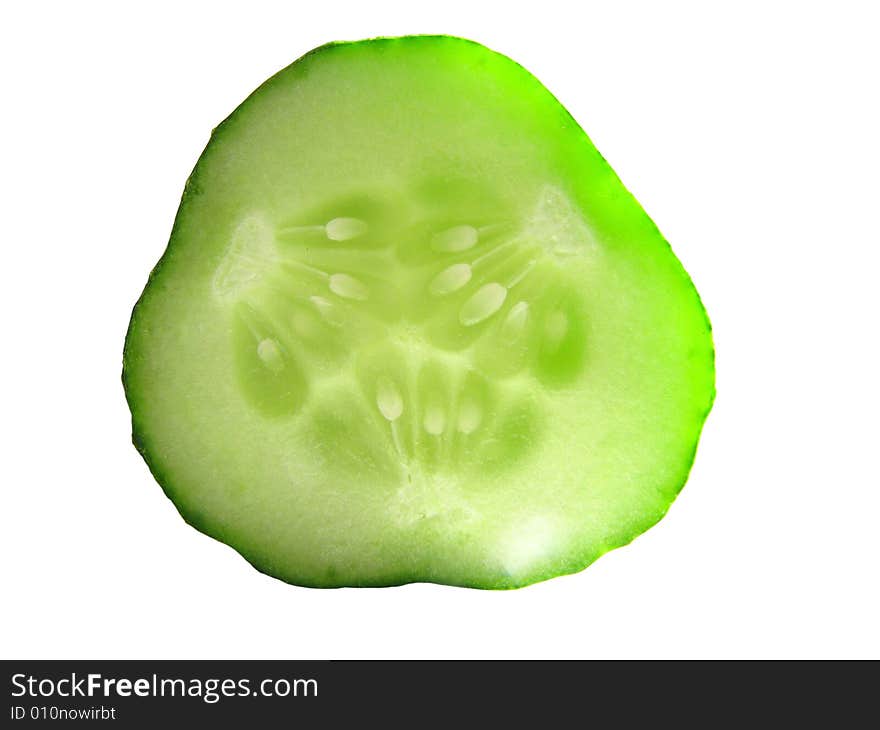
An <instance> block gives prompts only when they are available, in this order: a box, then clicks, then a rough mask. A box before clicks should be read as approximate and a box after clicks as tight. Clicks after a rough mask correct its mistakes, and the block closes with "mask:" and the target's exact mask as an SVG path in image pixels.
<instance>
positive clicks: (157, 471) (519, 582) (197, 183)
mask: <svg viewBox="0 0 880 730" xmlns="http://www.w3.org/2000/svg"><path fill="white" fill-rule="evenodd" d="M418 41H425V42H440V41H442V42H448V43H451V44H467V45H471V46H474V47H477V48H480V49H482V50H483V51H484V52H486V49H485V48H484V47H483V46H481V45H480V44H478V43H475V42H473V41H468V40H464V39H460V38H456V37H453V36H445V35H425V36H403V37H399V38H375V39H368V40H362V41H343V42H332V43H328V44H325V45H323V46H320V47H318V48H316V49H314V50H312V51H309V52H308V53H307V54H305V55H304V56H302V57H301V58H299V59H298V60H296V61H294V62H293V63H292V64H290V65H289V66H287V67H286V68H284V69H282V70H281V71H279V72H278V73H276V74H275V75H273V76H272V77H270V78H269V79H267V80H266V81H265V82H264V83H263V84H261V85H260V86H259V87H258V88H257V89H256V90H255V91H254V92H252V94H251V95H249V96H248V97H247V98H246V99H245V100H244V101H243V102H242V103H241V104H240V105H239V106H238V107H237V108H236V109H235V110H234V111H233V112H232V113H231V114H230V115H229V116H228V117H227V118H226V119H224V120H223V121H222V122H221V123H220V124H219V125H218V126H217V127H216V128H215V129H214V130H213V131H212V133H211V136H210V139H209V141H208V144H207V145H206V147H205V149H204V151H203V152H202V155H201V156H200V158H199V160H198V162H197V163H196V165H195V167H194V169H193V171H192V173H191V174H190V176H189V178H188V180H187V182H186V184H185V187H184V191H183V194H182V196H181V202H180V206H179V208H178V212H177V215H176V217H175V221H174V225H173V227H172V230H171V235H170V239H169V243H168V245H167V246H166V248H165V251H164V252H163V254H162V256H161V258H160V259H159V261H158V263H157V264H156V265H155V267H154V268H153V269H152V271H151V272H150V275H149V277H148V280H147V283H146V285H145V287H144V289H143V291H142V293H141V295H140V297H139V299H138V301H137V303H136V304H135V306H134V308H133V311H132V316H131V320H130V324H129V327H128V331H127V333H126V338H125V346H124V350H123V368H122V383H123V388H124V392H125V397H126V400H127V402H128V405H129V408H130V410H131V414H132V442H133V444H134V446H135V448H136V449H137V451H138V452H139V453H140V455H141V457H142V458H143V459H144V461H145V463H146V464H147V466H148V468H149V470H150V472H151V474H152V475H153V477H154V478H155V480H156V481H157V482H158V483H159V485H160V486H161V487H162V489H163V491H164V492H165V494H166V496H167V497H168V498H169V499H170V500H171V502H172V504H174V506H175V508H176V509H177V510H178V512H179V513H180V515H181V516H182V517H183V519H184V520H185V521H186V522H187V524H189V525H190V526H192V527H194V528H195V529H196V530H198V531H199V532H201V533H203V534H206V535H208V536H209V537H212V538H214V539H216V540H218V541H219V542H222V543H224V544H226V545H229V546H231V547H233V548H234V549H235V550H236V551H237V552H239V553H240V554H241V555H242V557H244V558H245V560H247V561H248V562H249V563H250V564H251V565H252V566H253V567H254V568H255V569H257V570H258V571H260V572H262V573H265V574H266V575H269V576H270V577H274V578H277V579H280V580H282V581H285V582H287V583H290V584H293V585H297V586H301V587H309V588H342V587H395V586H401V585H406V584H409V583H420V582H421V583H435V584H439V585H449V586H453V587H464V588H478V589H488V590H508V589H516V588H521V587H524V586H527V585H531V584H534V583H538V582H541V581H544V580H548V579H550V578H553V577H558V576H562V575H570V574H574V573H578V572H580V571H582V570H584V569H585V568H586V567H588V566H589V565H590V564H591V563H593V562H594V561H595V560H597V559H598V558H599V557H601V556H602V555H604V554H605V553H607V552H609V551H611V550H613V549H616V548H618V547H622V546H625V545H627V544H629V543H630V542H632V541H633V540H634V539H635V538H636V537H638V536H639V535H640V534H642V532H644V531H646V530H647V529H649V528H650V527H651V526H653V525H654V524H656V523H657V522H658V521H659V520H660V519H662V517H663V516H664V515H665V514H666V512H667V511H668V508H669V507H670V506H671V504H672V502H673V501H674V499H675V497H676V496H677V495H678V494H679V492H680V491H681V489H682V488H683V487H684V485H685V483H686V481H687V478H688V475H689V473H690V471H691V468H692V466H693V463H694V460H695V458H696V452H697V447H698V443H699V437H700V434H701V433H702V428H703V426H704V424H705V420H706V418H707V417H708V414H709V412H710V411H711V408H712V406H713V404H714V400H715V395H716V391H715V385H714V368H715V349H714V342H713V335H712V327H711V323H710V321H709V317H708V314H707V312H706V310H705V307H704V306H703V304H702V301H701V300H700V297H699V294H698V292H697V290H696V288H695V287H694V285H693V283H692V281H691V279H690V277H689V275H688V274H687V272H686V271H685V269H684V268H683V267H681V265H680V263H679V268H680V275H681V277H682V278H683V279H684V280H686V285H687V287H689V289H690V291H691V293H692V295H693V297H694V300H695V304H696V306H698V307H699V310H700V312H701V314H702V317H703V320H704V322H705V335H706V337H707V338H708V348H709V360H708V362H707V366H708V368H709V369H710V370H711V373H710V375H711V376H712V377H711V387H710V389H709V390H708V392H707V394H706V396H707V397H706V401H705V403H706V405H705V408H704V410H703V412H702V413H701V415H700V416H699V419H698V420H699V422H698V423H697V424H696V425H695V433H696V438H695V439H694V441H693V444H692V449H691V451H690V454H689V457H688V458H687V460H686V461H685V462H683V463H682V466H681V470H680V474H679V476H678V477H677V478H676V479H675V482H676V484H677V487H676V488H674V489H673V490H671V491H670V492H669V495H670V498H669V501H668V502H667V504H666V505H665V507H664V508H663V509H662V511H660V512H657V513H655V514H653V515H652V516H651V520H650V521H649V522H647V523H646V525H647V526H646V527H644V528H642V529H639V530H638V531H636V532H634V533H633V534H631V535H629V536H628V537H625V538H621V539H619V540H617V541H613V542H610V543H608V544H606V545H604V546H603V547H602V549H600V550H597V551H595V552H593V553H591V554H588V555H584V556H582V557H581V559H580V560H577V561H569V563H568V564H566V565H565V566H564V568H563V569H561V570H560V569H559V568H558V566H557V567H556V568H548V569H547V570H546V571H544V572H541V571H538V572H532V573H529V574H528V576H526V577H525V578H523V579H517V578H515V577H513V576H503V577H502V576H499V578H498V580H497V581H495V582H491V581H486V580H482V579H481V580H475V581H468V580H462V581H455V580H449V579H448V578H443V579H441V580H438V579H436V578H435V577H433V576H431V575H427V574H426V575H414V574H411V573H410V572H407V571H402V572H401V574H400V575H399V576H394V577H389V578H388V579H384V580H363V581H358V580H350V579H349V580H346V581H345V582H341V583H340V582H334V581H333V580H332V579H331V578H327V579H320V578H316V577H315V576H314V575H310V574H308V573H303V574H297V573H295V572H292V571H290V569H289V567H288V566H281V565H279V564H273V563H272V562H271V561H267V560H266V559H265V558H263V557H260V556H258V555H257V554H256V551H254V550H252V549H251V548H250V547H249V546H247V545H245V544H243V542H242V541H241V540H240V539H239V537H238V536H237V535H234V534H231V533H227V532H225V531H223V530H221V529H217V527H216V526H215V525H212V524H211V520H210V518H209V517H208V516H207V515H206V514H204V512H203V511H201V510H199V509H198V507H197V505H195V504H194V503H193V501H192V500H188V499H187V497H186V495H185V494H183V493H181V492H180V491H179V490H177V489H176V488H175V480H174V478H173V476H172V475H171V474H170V473H168V472H167V471H166V470H164V469H163V468H162V466H161V465H160V463H159V462H160V459H159V458H157V456H155V455H156V454H157V448H156V445H155V444H151V443H150V442H149V438H148V436H147V434H146V430H147V429H146V428H145V427H144V425H143V424H142V422H141V418H140V414H141V412H142V410H143V409H144V408H145V404H144V403H143V402H142V399H141V398H140V397H139V393H138V392H137V388H136V387H135V386H133V384H132V382H131V378H130V373H131V372H132V370H133V369H134V368H135V367H136V365H137V363H138V361H139V359H140V358H141V357H143V355H142V354H141V353H140V352H138V350H137V344H136V342H135V339H136V338H135V333H136V331H137V329H138V327H139V325H140V322H141V317H140V312H141V310H142V309H143V308H144V305H145V303H146V302H148V301H149V299H150V298H151V297H153V296H157V295H160V294H161V293H162V292H161V290H159V289H158V288H157V287H156V286H155V283H156V281H157V278H158V275H159V274H160V273H161V272H162V271H163V269H164V268H165V267H166V266H167V265H168V263H169V261H170V260H171V259H172V257H173V255H174V248H175V246H174V244H175V241H176V240H177V237H178V235H179V227H180V223H181V219H182V218H183V217H184V216H185V215H186V214H187V208H188V204H189V203H190V202H191V201H192V200H194V199H195V198H197V197H198V196H199V195H201V194H202V184H201V179H200V178H201V175H200V171H201V169H202V168H203V165H204V161H205V160H206V159H208V157H209V156H210V154H211V153H212V150H213V148H214V147H215V144H216V142H217V141H218V140H223V138H224V135H225V132H226V130H227V128H228V127H229V125H230V124H231V123H234V122H235V120H236V119H237V117H238V115H239V114H240V112H241V110H242V109H243V108H245V107H246V106H247V105H248V103H249V102H250V101H251V100H252V99H253V98H254V97H256V96H258V95H260V94H261V93H263V92H264V91H265V90H267V89H269V88H271V87H272V86H273V85H274V84H276V83H279V82H281V81H282V80H283V79H284V78H285V76H286V75H287V74H288V73H289V72H290V70H291V69H293V68H300V69H304V68H305V67H306V65H307V63H309V62H310V61H312V60H314V59H319V58H321V57H324V56H327V55H329V54H332V53H334V52H335V51H337V50H338V49H344V48H348V47H354V46H359V45H362V44H374V43H391V44H396V43H402V42H404V43H412V42H418ZM491 53H493V54H495V55H497V56H500V57H501V58H504V59H505V60H506V61H508V62H510V63H514V64H515V62H514V61H511V60H510V59H507V58H506V57H504V56H501V54H497V53H495V52H491ZM516 65H517V66H519V64H516ZM519 68H520V69H522V67H521V66H519ZM522 71H523V73H526V74H528V71H526V70H525V69H522ZM529 75H530V76H531V74H529ZM535 82H536V83H539V82H537V80H535ZM559 108H560V110H562V111H563V112H564V113H565V114H566V115H567V116H568V119H569V120H570V124H571V125H572V126H574V127H575V128H576V129H578V130H580V134H582V135H583V137H584V138H585V139H586V140H588V138H587V135H586V133H584V132H583V130H581V129H580V126H579V125H578V124H577V122H576V121H575V120H574V118H573V117H571V115H570V114H569V113H568V112H567V110H565V107H564V106H563V105H562V104H559ZM590 144H591V143H590ZM597 154H598V152H597ZM602 164H603V165H604V166H605V168H606V173H607V174H608V175H610V176H612V177H613V179H614V180H615V181H616V188H617V189H616V191H615V192H616V193H617V194H618V195H620V196H625V197H626V198H627V202H631V203H633V204H634V205H635V206H638V202H637V201H636V200H635V198H634V197H633V196H632V195H631V193H630V192H629V191H628V190H627V189H626V187H625V186H624V185H623V183H622V182H621V181H620V180H619V178H618V176H617V175H616V173H614V171H613V169H612V168H611V167H610V166H609V165H607V162H605V160H604V158H602ZM639 208H640V206H639ZM643 215H644V217H645V220H646V222H647V223H648V224H649V225H650V226H652V227H653V229H654V231H655V232H656V238H657V240H658V242H659V241H662V242H663V244H664V245H665V246H666V248H668V249H669V252H670V255H671V256H673V257H674V255H673V254H672V253H671V247H670V245H669V243H668V242H667V241H666V239H665V238H664V237H663V236H662V234H661V233H660V231H659V230H658V229H657V227H656V225H654V223H653V221H650V219H649V218H648V216H647V214H646V213H643ZM674 260H675V261H676V262H677V261H678V260H677V258H674Z"/></svg>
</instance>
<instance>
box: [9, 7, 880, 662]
mask: <svg viewBox="0 0 880 730" xmlns="http://www.w3.org/2000/svg"><path fill="white" fill-rule="evenodd" d="M133 5H134V4H132V3H110V2H107V3H89V2H77V3H61V2H59V3H56V4H48V3H40V2H34V3H18V4H12V3H7V4H4V5H3V10H2V11H0V12H2V17H0V61H2V64H0V73H2V86H0V94H2V96H0V107H2V114H0V148H2V149H0V153H2V154H0V176H2V183H0V184H2V190H0V193H2V195H0V200H2V206H0V242H2V252H3V256H2V263H0V297H2V306H0V316H2V330H0V332H2V339H0V343H2V344H0V348H2V349H0V352H2V359H0V362H2V379H0V382H2V403H0V413H2V428H3V440H2V442H3V451H2V458H0V483H2V498H3V506H2V515H0V520H2V524H0V541H2V553H0V554H2V560H3V574H2V586H3V588H2V593H3V599H2V603H0V612H2V621H0V655H2V657H3V658H49V657H54V658H66V657H70V658H74V657H76V658H140V657H157V658H158V657H168V658H344V657H350V658H405V657H415V658H434V657H449V658H453V657H474V658H490V657H498V658H503V657H510V658H527V657H546V658H552V657H560V658H561V657H573V658H577V657H584V658H586V657H621V658H623V657H874V658H877V657H880V629H878V620H880V619H878V616H880V600H878V598H880V580H878V573H880V571H878V558H880V551H878V537H877V532H878V529H877V525H878V521H880V489H878V487H880V477H878V461H877V449H878V435H880V429H878V418H877V416H878V409H880V402H878V397H877V396H878V393H877V375H878V372H880V367H878V357H877V339H878V326H877V321H876V320H877V315H878V313H880V307H878V300H877V288H878V286H877V281H878V264H880V253H878V247H880V183H878V180H880V176H878V169H880V154H878V131H880V114H878V97H880V93H878V88H880V87H878V83H880V82H878V70H880V54H878V41H877V32H878V27H880V23H878V19H877V18H876V17H872V15H873V14H872V11H871V9H872V5H873V4H872V3H868V2H865V3H864V4H855V3H847V2H833V3H832V2H828V3H825V4H824V5H820V4H815V3H805V2H798V3H791V4H782V3H773V2H761V3H743V2H738V3H730V4H729V7H728V9H727V10H723V9H720V4H718V3H711V4H710V3H702V2H694V3H666V2H664V3H652V2H646V3H632V2H615V3H601V4H595V5H594V4H591V3H580V2H578V3H575V2H571V3H561V2H549V1H548V0H541V1H540V2H529V3H522V4H514V3H513V2H506V3H496V4H490V3H478V2H474V1H473V0H471V1H469V2H452V1H450V0H444V2H442V3H441V2H437V3H427V2H426V3H419V2H380V1H377V0H373V1H372V2H350V3H343V2H332V1H326V0H325V1H322V2H302V3H293V2H285V3H277V4H274V3H265V2H254V1H253V0H250V1H249V2H238V3H229V4H227V3H218V2H211V3H204V4H197V3H178V2H175V3H168V4H161V3H143V4H142V5H141V9H140V10H137V9H135V8H133ZM424 32H430V33H450V34H456V35H462V36H465V37H469V38H472V39H474V40H478V41H481V42H482V43H484V44H486V45H488V46H490V47H491V48H494V49H495V50H498V51H501V52H503V53H505V54H507V55H509V56H511V57H513V58H514V59H515V60H517V61H519V62H520V63H522V64H523V65H524V66H525V67H526V68H528V69H529V70H530V71H532V72H533V73H534V74H535V75H536V76H537V77H538V78H539V79H541V80H542V81H543V82H544V83H545V84H546V85H547V86H548V87H549V88H550V90H551V91H553V92H554V93H555V94H556V95H557V97H558V98H559V99H560V100H561V101H562V102H563V104H565V105H566V106H567V108H568V109H569V110H570V111H571V112H572V114H573V115H574V116H575V118H576V119H578V120H579V121H580V123H581V124H582V126H583V127H584V129H585V130H586V131H587V133H588V134H589V135H590V136H591V137H592V139H593V141H594V142H595V143H596V145H597V146H598V147H599V149H600V150H601V151H602V153H603V154H604V155H605V157H606V158H607V159H608V160H609V162H610V163H611V165H612V167H614V168H615V170H616V171H617V172H618V174H619V175H620V176H621V178H622V179H623V181H624V182H625V184H626V185H627V186H628V187H629V188H630V189H631V190H632V192H633V193H634V194H635V195H636V197H637V198H638V199H639V200H640V201H641V203H642V204H643V205H644V207H645V208H646V210H647V211H648V213H649V214H650V215H651V216H652V217H653V218H654V220H655V221H656V222H657V224H658V225H659V227H660V229H661V230H662V231H663V232H664V234H665V235H666V236H667V238H668V239H669V240H670V241H671V242H672V245H673V247H674V249H675V251H676V253H677V254H678V256H679V257H680V258H681V260H682V261H683V262H684V265H685V266H686V268H687V269H688V270H689V272H690V273H691V275H692V276H693V278H694V281H695V282H696V284H697V286H698V288H699V290H700V293H701V294H702V297H703V300H704V302H705V304H706V307H707V309H708V311H709V314H710V316H711V317H712V320H713V324H714V328H715V337H716V346H717V351H718V393H719V395H718V400H717V402H716V405H715V409H714V411H713V412H712V414H711V416H710V418H709V421H708V423H707V427H706V430H705V433H704V437H703V440H702V443H701V445H700V449H699V453H698V456H697V461H696V465H695V467H694V470H693V473H692V476H691V479H690V481H689V483H688V486H687V487H686V489H685V490H684V492H683V493H682V495H681V497H680V498H679V500H678V501H677V502H676V504H675V505H674V506H673V508H672V509H671V511H670V512H669V514H668V516H667V517H666V519H664V520H663V522H661V523H660V525H658V526H657V527H655V528H654V529H653V530H651V531H650V532H649V533H647V534H646V535H644V536H642V537H640V538H639V539H637V540H636V541H635V543H634V544H632V545H631V546H629V547H626V548H623V549H620V550H617V551H614V552H612V553H611V554H609V555H607V556H605V557H603V558H602V559H601V560H599V561H598V562H597V563H596V564H595V565H593V566H592V567H590V568H589V569H588V570H587V571H585V572H583V573H580V574H578V575H574V576H570V577H564V578H558V579H555V580H552V581H549V582H546V583H543V584H540V585H536V586H533V587H530V588H526V589H523V590H519V591H514V592H497V593H493V592H480V591H473V590H464V589H455V588H447V587H441V586H432V585H414V586H408V587H404V588H396V589H373V590H364V589H360V590H356V589H346V590H339V591H320V590H309V589H303V588H295V587H292V586H288V585H285V584H283V583H281V582H278V581H275V580H273V579H270V578H268V577H265V576H263V575H261V574H259V573H257V572H256V571H254V570H253V569H252V568H250V567H249V566H248V565H247V564H246V563H245V561H244V560H242V559H241V558H240V557H238V555H237V554H236V553H234V552H233V551H232V550H231V549H230V548H227V547H225V546H224V545H222V544H220V543H218V542H215V541H213V540H211V539H209V538H207V537H205V536H203V535H201V534H200V533H198V532H196V531H195V530H193V529H191V528H189V527H187V526H186V525H185V524H184V522H183V521H182V520H181V519H180V517H179V516H178V515H177V513H176V511H175V509H174V507H173V506H172V504H171V503H170V502H169V501H168V500H167V499H165V497H164V496H163V495H162V492H161V490H160V489H159V487H158V486H157V485H156V484H155V483H154V481H153V479H152V478H151V476H150V474H149V473H148V471H147V469H146V467H145V465H144V464H143V462H142V461H141V459H140V457H139V456H138V454H137V453H136V452H135V450H134V449H133V448H132V446H131V443H130V424H129V414H128V410H127V408H126V404H125V400H124V397H123V392H122V387H121V385H120V380H119V376H120V368H121V351H122V343H123V337H124V334H125V330H126V326H127V324H128V317H129V314H130V310H131V307H132V305H133V304H134V302H135V300H136V299H137V297H138V295H139V294H140V291H141V288H142V286H143V284H144V282H145V280H146V276H147V273H148V272H149V270H150V268H151V267H152V266H153V264H154V263H155V261H156V260H157V259H158V258H159V256H160V254H161V253H162V251H163V249H164V247H165V244H166V241H167V238H168V234H169V231H170V227H171V223H172V220H173V216H174V213H175V211H176V208H177V204H178V201H179V196H180V193H181V190H182V188H183V183H184V181H185V180H186V177H187V175H188V174H189V172H190V170H191V168H192V166H193V164H194V163H195V161H196V158H197V156H198V154H199V153H200V152H201V150H202V148H203V146H204V144H205V142H206V141H207V137H208V134H209V133H210V130H211V129H212V127H213V126H214V125H216V124H217V123H218V122H219V121H220V120H221V119H223V118H224V117H225V116H226V115H227V114H228V113H229V112H230V111H231V110H232V109H233V108H234V107H235V106H236V105H237V104H238V103H239V102H240V101H241V100H242V99H243V98H244V97H245V96H246V95H247V94H248V93H250V91H251V90H253V89H254V88H255V87H256V86H257V85H258V84H260V83H261V82H262V81H263V80H264V79H265V78H266V77H268V76H269V75H271V74H273V73H275V72H276V71H277V70H278V69H280V68H281V67H283V66H285V65H287V64H288V63H290V62H291V61H293V60H294V59H295V58H297V57H298V56H300V55H302V54H303V53H305V52H306V51H308V50H310V49H311V48H313V47H314V46H317V45H320V44H322V43H324V42H326V41H330V40H341V39H359V38H363V37H369V36H375V35H398V34H406V33H424Z"/></svg>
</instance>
